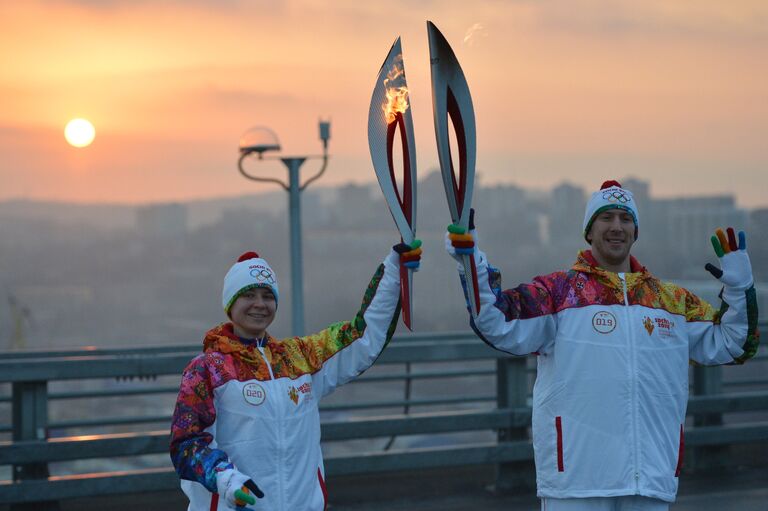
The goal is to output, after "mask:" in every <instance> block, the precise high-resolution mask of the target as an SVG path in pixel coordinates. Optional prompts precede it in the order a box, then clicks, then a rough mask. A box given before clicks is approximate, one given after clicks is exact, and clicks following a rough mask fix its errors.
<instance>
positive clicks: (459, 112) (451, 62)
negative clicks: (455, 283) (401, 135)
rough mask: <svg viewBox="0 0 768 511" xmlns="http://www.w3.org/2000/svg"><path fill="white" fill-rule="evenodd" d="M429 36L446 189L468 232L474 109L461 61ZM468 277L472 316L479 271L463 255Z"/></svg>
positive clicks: (435, 33)
mask: <svg viewBox="0 0 768 511" xmlns="http://www.w3.org/2000/svg"><path fill="white" fill-rule="evenodd" d="M427 33H428V36H429V60H430V63H431V66H430V67H431V69H432V112H433V114H434V120H435V138H436V140H437V155H438V158H439V160H440V171H441V173H442V175H443V188H445V196H446V199H447V200H448V209H449V210H450V213H451V221H452V222H453V223H454V224H457V225H459V226H460V227H462V228H464V229H465V232H466V231H468V230H469V213H470V209H471V208H472V189H473V188H474V182H475V157H476V153H477V146H476V140H475V136H476V134H475V110H474V108H473V107H472V96H471V95H470V93H469V85H467V80H466V78H465V77H464V72H463V71H462V70H461V66H460V65H459V61H458V60H457V59H456V55H455V54H454V53H453V50H452V49H451V46H450V45H449V44H448V41H446V40H445V37H443V34H441V33H440V31H439V30H438V29H437V27H436V26H435V25H434V24H433V23H432V22H430V21H427ZM449 117H450V119H451V123H452V124H453V131H454V133H455V134H456V142H457V146H458V153H459V154H458V159H457V160H458V164H459V165H458V166H459V169H458V170H459V175H458V179H457V177H456V169H455V167H454V161H455V160H454V159H453V157H452V155H451V146H450V142H449V138H448V118H449ZM461 262H462V265H463V266H464V275H465V276H466V285H467V297H468V302H469V308H470V311H471V313H472V317H473V318H476V317H477V314H478V312H479V311H480V293H479V290H478V286H477V268H476V266H475V257H474V255H472V254H464V255H461Z"/></svg>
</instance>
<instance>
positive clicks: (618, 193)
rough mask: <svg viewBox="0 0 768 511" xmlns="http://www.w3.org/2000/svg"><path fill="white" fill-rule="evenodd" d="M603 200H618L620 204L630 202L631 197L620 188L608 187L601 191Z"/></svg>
mask: <svg viewBox="0 0 768 511" xmlns="http://www.w3.org/2000/svg"><path fill="white" fill-rule="evenodd" d="M603 200H607V201H608V202H620V203H621V204H626V203H627V202H632V198H631V197H630V196H629V195H627V194H626V193H625V192H624V190H622V189H620V188H609V189H607V190H605V191H603Z"/></svg>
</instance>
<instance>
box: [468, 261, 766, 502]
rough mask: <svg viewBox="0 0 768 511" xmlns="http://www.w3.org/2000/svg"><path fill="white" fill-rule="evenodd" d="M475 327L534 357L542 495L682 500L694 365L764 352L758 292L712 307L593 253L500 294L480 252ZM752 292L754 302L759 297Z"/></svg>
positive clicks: (732, 295) (729, 294) (635, 266)
mask: <svg viewBox="0 0 768 511" xmlns="http://www.w3.org/2000/svg"><path fill="white" fill-rule="evenodd" d="M477 260H478V281H479V289H480V297H481V309H480V313H479V315H478V317H477V320H476V321H474V322H473V323H472V326H473V328H475V330H476V331H477V332H478V334H479V335H480V336H481V337H482V338H483V339H484V340H485V341H486V342H488V343H489V344H490V345H492V346H493V347H495V348H497V349H500V350H503V351H506V352H508V353H512V354H516V355H525V354H528V353H533V352H537V353H538V354H540V355H541V356H539V357H538V359H537V363H538V369H537V376H536V383H535V386H534V392H533V443H534V453H535V460H536V472H537V487H538V492H539V495H540V496H545V497H552V498H573V497H599V496H618V495H634V494H639V495H646V496H651V497H654V498H659V499H662V500H666V501H673V500H674V498H675V495H676V492H677V477H676V474H677V471H678V470H679V468H680V464H681V458H680V456H679V454H680V452H681V451H680V445H681V442H682V425H683V423H684V422H685V409H686V403H687V397H688V365H689V364H688V362H689V359H690V360H693V361H696V362H699V363H707V364H723V363H734V362H736V363H738V362H740V361H741V360H743V359H744V358H745V357H748V356H750V353H754V351H755V350H756V342H757V339H758V336H757V332H756V329H755V328H754V325H755V324H756V321H757V317H756V313H757V311H756V308H755V307H754V304H753V303H751V302H753V301H754V300H753V298H754V293H753V291H752V292H750V291H749V290H747V291H746V292H745V291H743V290H742V291H738V290H728V289H726V290H724V292H723V299H724V302H726V303H727V307H724V308H722V309H721V310H719V311H718V310H715V309H713V308H712V307H711V306H710V305H709V304H707V303H706V302H704V301H702V300H699V299H698V298H697V297H696V296H695V295H693V294H691V293H689V292H688V291H686V290H685V289H683V288H680V287H678V286H674V285H671V284H666V283H663V282H661V281H659V280H658V279H656V278H655V277H653V276H652V275H651V274H650V273H649V272H648V271H647V270H645V268H643V267H642V266H641V265H640V264H639V263H637V261H635V260H633V261H632V270H633V271H632V272H631V273H627V274H624V275H623V279H622V278H620V276H619V275H618V274H616V273H612V272H607V271H604V270H602V269H600V268H598V267H597V266H596V264H595V263H594V260H593V259H592V258H591V255H590V254H589V252H583V253H581V254H580V256H579V258H578V260H577V262H576V264H574V266H573V267H572V268H571V269H570V270H568V271H563V272H556V273H552V274H550V275H545V276H540V277H536V278H535V279H534V281H533V282H532V283H530V284H523V285H521V286H518V287H517V288H514V289H510V290H506V291H502V289H501V281H500V275H499V273H498V271H497V270H495V269H493V268H490V267H489V266H488V264H487V261H486V259H485V257H484V255H483V254H482V253H481V254H480V256H479V257H478V258H477ZM750 293H751V296H752V298H750Z"/></svg>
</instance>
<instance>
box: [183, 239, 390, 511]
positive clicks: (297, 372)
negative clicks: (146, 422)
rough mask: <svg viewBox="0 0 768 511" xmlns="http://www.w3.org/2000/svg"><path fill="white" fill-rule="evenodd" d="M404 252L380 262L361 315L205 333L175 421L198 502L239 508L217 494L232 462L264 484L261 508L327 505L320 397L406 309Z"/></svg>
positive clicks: (363, 361) (193, 506) (371, 350)
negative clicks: (287, 332)
mask: <svg viewBox="0 0 768 511" xmlns="http://www.w3.org/2000/svg"><path fill="white" fill-rule="evenodd" d="M399 293H400V284H399V263H398V256H397V254H395V253H394V252H392V254H391V255H390V256H388V257H387V259H386V260H385V261H384V263H383V264H382V265H381V266H380V267H379V269H378V271H377V272H376V274H375V275H374V277H373V280H372V281H371V283H370V285H369V286H368V289H367V291H366V294H365V298H364V300H363V305H362V308H361V310H360V311H359V312H358V314H357V316H356V317H355V318H354V319H353V320H352V321H348V322H341V323H336V324H334V325H331V326H330V327H328V328H327V329H325V330H323V331H321V332H320V333H318V334H314V335H310V336H306V337H295V338H289V339H283V340H280V341H278V340H275V339H273V338H271V337H270V338H269V340H268V342H267V343H266V346H264V347H263V348H258V347H256V346H252V345H247V344H244V343H243V342H241V341H240V340H239V339H238V337H237V336H236V335H235V334H234V333H233V331H232V325H231V324H230V323H227V324H224V325H221V326H219V327H216V328H214V329H213V330H211V331H210V332H208V334H207V335H206V338H205V342H204V346H205V349H204V353H202V354H201V355H199V356H197V357H195V358H194V359H193V360H192V361H191V362H190V363H189V365H188V366H187V368H186V369H185V370H184V374H183V376H182V383H181V389H180V392H179V397H178V400H177V402H176V410H175V412H174V415H173V424H172V430H171V446H170V451H171V459H172V460H173V463H174V466H175V467H176V470H177V472H178V473H179V476H180V477H181V486H182V489H183V490H184V492H185V493H186V494H187V496H188V497H189V501H190V503H189V510H190V511H209V510H216V509H230V508H228V507H226V504H225V502H224V501H223V499H221V500H220V499H219V496H218V494H217V493H216V466H217V465H219V464H221V463H233V464H234V466H235V468H236V469H237V470H239V471H240V472H242V473H244V474H246V475H248V476H250V477H251V479H253V481H254V482H255V483H256V484H257V485H258V486H259V488H260V489H261V490H262V491H263V492H264V497H263V498H262V499H257V500H256V504H254V505H250V506H248V508H249V509H253V510H269V511H288V510H290V511H299V510H301V511H305V510H311V511H314V510H322V509H324V508H325V506H326V500H327V493H326V488H325V472H324V468H323V458H322V453H321V451H320V415H319V412H318V401H319V400H320V399H321V398H322V397H324V396H326V395H328V394H330V393H331V392H332V391H333V390H334V389H335V388H336V387H338V386H339V385H343V384H344V383H347V382H348V381H350V380H352V379H354V378H355V377H356V376H358V375H359V374H360V373H362V372H363V371H364V370H365V369H367V368H368V367H370V366H371V364H373V363H374V361H375V360H376V358H377V357H378V356H379V354H380V353H381V351H382V350H383V349H384V347H385V346H386V344H387V343H388V342H389V340H390V338H391V337H392V334H393V332H394V329H395V326H396V323H397V318H398V315H399V307H398V303H399V302H398V300H399Z"/></svg>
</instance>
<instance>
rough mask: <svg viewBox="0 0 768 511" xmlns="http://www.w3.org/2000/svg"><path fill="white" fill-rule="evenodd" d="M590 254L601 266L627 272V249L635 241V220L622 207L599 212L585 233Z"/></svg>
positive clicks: (628, 249)
mask: <svg viewBox="0 0 768 511" xmlns="http://www.w3.org/2000/svg"><path fill="white" fill-rule="evenodd" d="M587 241H589V242H590V244H591V245H592V255H593V256H594V258H595V260H597V262H598V264H599V265H600V267H601V268H604V269H606V270H609V271H614V272H628V271H629V270H630V265H629V251H630V249H631V248H632V244H633V243H634V242H635V222H634V220H633V218H632V214H631V213H629V212H628V211H625V210H623V209H608V210H605V211H603V212H601V213H599V214H598V215H597V216H596V217H595V220H594V222H592V226H591V227H590V229H589V232H588V233H587Z"/></svg>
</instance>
